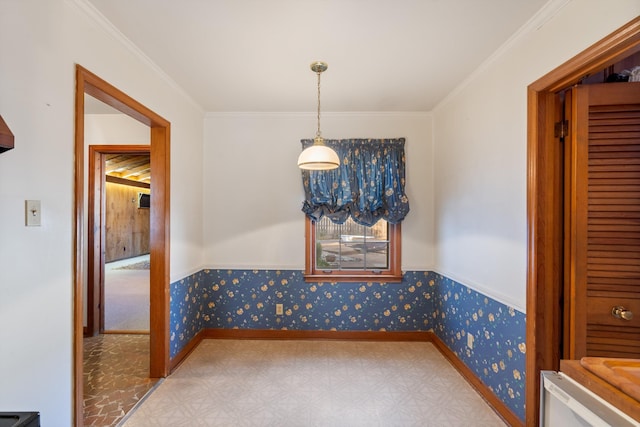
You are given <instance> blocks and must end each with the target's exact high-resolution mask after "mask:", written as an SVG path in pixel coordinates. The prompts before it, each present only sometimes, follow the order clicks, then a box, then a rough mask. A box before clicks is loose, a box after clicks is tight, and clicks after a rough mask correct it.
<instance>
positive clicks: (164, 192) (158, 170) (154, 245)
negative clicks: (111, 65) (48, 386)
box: [73, 65, 170, 426]
mask: <svg viewBox="0 0 640 427" xmlns="http://www.w3.org/2000/svg"><path fill="white" fill-rule="evenodd" d="M85 94H88V95H90V96H92V97H94V98H96V99H98V100H99V101H102V102H104V103H105V104H107V105H109V106H111V107H113V108H115V109H116V110H118V111H120V112H122V113H124V114H126V115H128V116H129V117H132V118H133V119H135V120H137V121H139V122H140V123H143V124H145V125H146V126H148V127H149V128H150V141H151V143H150V148H149V151H150V157H151V165H152V172H151V183H152V185H153V188H154V197H153V199H151V210H150V235H149V239H150V260H151V269H150V329H149V341H150V361H149V362H150V363H149V366H150V369H149V370H150V372H149V376H150V377H152V378H161V377H165V376H167V374H168V372H169V260H170V258H169V206H170V204H169V200H170V199H169V189H170V185H169V177H170V174H169V165H170V154H169V153H170V147H169V145H170V123H169V122H168V121H167V120H165V119H164V118H162V117H160V116H158V115H157V114H156V113H154V112H153V111H151V110H149V109H148V108H146V107H145V106H144V105H142V104H140V103H139V102H137V101H136V100H134V99H132V98H131V97H129V96H128V95H127V94H125V93H124V92H122V91H120V90H119V89H117V88H115V87H114V86H112V85H110V84H109V83H107V82H106V81H104V80H102V79H101V78H99V77H98V76H96V75H95V74H93V73H91V72H90V71H88V70H86V69H85V68H83V67H81V66H80V65H76V93H75V117H76V123H75V197H74V201H75V217H74V349H73V354H74V423H75V425H76V426H81V425H82V421H83V411H82V409H83V376H82V372H83V336H84V334H83V330H84V316H85V306H86V304H85V303H86V301H85V298H84V293H85V289H86V285H87V283H88V279H87V275H88V273H89V272H87V274H85V271H86V270H85V266H93V267H94V272H93V274H99V272H97V271H95V266H96V265H100V264H99V262H96V260H95V258H96V257H99V253H100V249H99V248H97V249H98V250H96V247H95V245H93V247H85V245H84V242H85V239H86V234H87V232H86V230H85V227H84V219H85V202H86V197H85V182H87V177H88V175H87V171H88V170H87V168H86V166H85V154H86V152H85V140H84V98H85ZM90 252H91V254H90ZM90 258H91V259H90Z"/></svg>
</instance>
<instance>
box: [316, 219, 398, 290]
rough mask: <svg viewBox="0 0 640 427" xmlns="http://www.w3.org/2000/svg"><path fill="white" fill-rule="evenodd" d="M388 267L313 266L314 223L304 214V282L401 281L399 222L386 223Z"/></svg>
mask: <svg viewBox="0 0 640 427" xmlns="http://www.w3.org/2000/svg"><path fill="white" fill-rule="evenodd" d="M388 226H389V230H388V239H389V268H388V269H386V270H321V269H316V268H315V259H316V225H315V221H314V220H312V219H311V218H309V217H308V216H307V215H305V262H304V263H305V268H304V280H305V282H401V281H402V269H401V259H402V232H401V226H400V223H398V224H388Z"/></svg>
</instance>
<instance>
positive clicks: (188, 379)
mask: <svg viewBox="0 0 640 427" xmlns="http://www.w3.org/2000/svg"><path fill="white" fill-rule="evenodd" d="M122 425H123V426H124V427H147V426H248V427H256V426H278V427H287V426H305V427H306V426H322V427H324V426H332V427H333V426H344V427H354V426H403V427H408V426H421V427H422V426H438V427H443V426H487V427H489V426H504V425H505V424H504V423H503V422H502V420H501V419H500V418H499V417H498V416H497V415H496V414H495V413H494V412H493V410H492V409H491V408H490V407H489V406H488V405H487V404H486V403H485V402H484V400H483V399H482V398H481V397H480V396H479V395H478V394H477V393H476V392H475V391H474V390H473V389H472V388H471V386H470V385H469V384H468V383H467V382H466V381H465V380H464V378H463V377H462V376H461V375H460V374H459V373H458V372H457V371H456V370H455V368H453V367H452V366H451V365H450V364H449V362H448V361H447V360H446V359H445V358H444V357H443V356H442V354H441V353H440V352H439V351H438V350H437V349H436V348H435V347H434V346H433V344H431V343H426V342H353V341H350V342H347V341H258V340H255V341H252V340H215V339H208V340H204V341H203V342H202V343H200V345H199V346H198V347H197V348H196V349H195V350H194V351H193V352H192V353H191V355H189V357H188V358H187V359H186V361H185V362H184V363H183V364H182V365H181V366H180V367H179V368H178V369H177V370H176V371H175V372H174V373H173V374H172V375H171V376H169V377H168V378H167V379H165V380H164V381H163V382H162V383H161V384H160V385H159V386H158V387H157V388H156V389H155V390H154V391H153V392H151V393H150V394H149V395H148V396H147V397H145V399H144V400H143V401H142V403H141V404H140V405H138V406H137V407H136V408H135V409H134V410H133V411H132V412H131V414H130V415H128V416H127V417H126V418H125V420H124V422H123V423H122Z"/></svg>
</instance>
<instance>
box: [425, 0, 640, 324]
mask: <svg viewBox="0 0 640 427" xmlns="http://www.w3.org/2000/svg"><path fill="white" fill-rule="evenodd" d="M565 3H566V4H565ZM638 14H640V1H639V0H616V1H614V2H603V1H601V0H573V1H551V2H550V3H549V4H548V7H547V9H543V11H541V14H539V16H537V17H534V19H533V20H532V22H530V25H529V26H528V27H525V28H523V29H522V31H521V32H520V34H518V35H517V36H515V37H514V38H512V40H511V41H510V42H509V43H508V44H507V45H505V46H504V47H503V49H502V50H501V51H499V52H498V53H497V54H496V55H494V56H493V57H492V58H491V59H490V60H488V61H487V62H486V63H485V65H484V66H483V67H481V69H480V70H478V72H476V73H475V74H474V75H473V76H472V77H471V78H470V79H468V80H467V81H465V82H464V83H463V84H462V85H461V86H460V87H459V88H458V89H457V90H456V91H455V92H454V93H453V94H451V95H450V96H449V97H448V98H447V99H446V100H445V101H444V102H442V103H441V104H440V105H439V106H438V107H437V108H436V109H435V110H434V141H435V189H436V191H435V206H436V213H435V227H436V230H437V246H436V247H437V250H436V270H437V271H439V272H441V273H443V274H445V275H447V276H449V277H451V278H453V279H456V280H458V281H460V282H462V283H464V284H466V285H468V286H471V287H473V288H475V289H477V290H479V291H481V292H483V293H484V294H486V295H489V296H491V297H493V298H495V299H497V300H499V301H502V302H505V303H507V304H510V305H513V306H514V307H516V308H518V309H519V310H521V311H524V309H525V306H526V268H527V211H526V195H527V187H526V183H527V182H526V180H527V86H528V85H529V84H531V83H533V82H534V81H536V80H537V79H539V78H540V77H542V76H544V75H545V74H547V73H548V72H550V71H551V70H553V69H554V68H556V67H557V66H559V65H561V64H562V63H564V62H566V61H567V60H569V59H570V58H572V57H573V56H575V55H576V54H578V53H579V52H581V51H583V50H584V49H586V48H587V47H589V46H590V45H592V44H593V43H595V42H597V41H598V40H600V39H602V38H604V37H605V36H607V35H608V34H610V33H612V32H613V31H615V30H616V29H618V28H619V27H621V26H622V25H624V24H626V23H627V22H629V21H631V20H632V19H633V18H635V17H636V16H638Z"/></svg>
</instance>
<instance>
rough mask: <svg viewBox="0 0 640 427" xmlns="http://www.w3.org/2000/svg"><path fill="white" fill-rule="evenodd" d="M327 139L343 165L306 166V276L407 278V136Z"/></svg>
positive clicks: (323, 278)
mask: <svg viewBox="0 0 640 427" xmlns="http://www.w3.org/2000/svg"><path fill="white" fill-rule="evenodd" d="M301 142H302V147H303V148H306V147H308V146H309V145H310V144H313V141H312V140H302V141H301ZM325 143H326V144H327V145H328V146H329V147H331V148H333V149H334V150H336V153H337V154H338V157H339V158H340V159H341V161H340V166H339V167H338V168H336V169H332V170H327V171H324V170H317V171H316V170H312V171H310V170H302V185H303V187H304V192H305V200H304V203H303V206H302V211H303V212H304V213H305V214H306V218H307V219H306V242H305V245H306V246H305V280H307V281H315V282H320V281H345V282H346V281H351V282H356V281H385V282H391V281H395V282H399V281H401V280H402V272H401V271H400V266H401V264H400V251H401V245H400V223H401V222H402V220H403V219H404V218H405V216H406V215H407V213H408V212H409V199H408V198H407V196H406V194H405V191H404V189H405V154H404V143H405V140H404V138H392V139H340V140H330V139H326V140H325ZM334 221H335V222H334Z"/></svg>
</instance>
